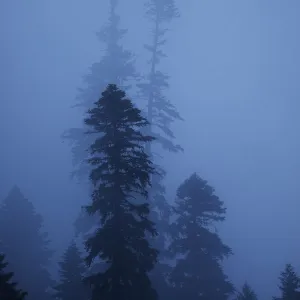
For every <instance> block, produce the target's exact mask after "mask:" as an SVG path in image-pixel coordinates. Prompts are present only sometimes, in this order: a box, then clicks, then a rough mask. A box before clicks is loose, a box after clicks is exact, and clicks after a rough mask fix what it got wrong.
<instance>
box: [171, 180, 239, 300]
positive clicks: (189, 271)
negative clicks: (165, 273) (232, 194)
mask: <svg viewBox="0 0 300 300" xmlns="http://www.w3.org/2000/svg"><path fill="white" fill-rule="evenodd" d="M174 210H175V212H176V215H177V219H176V221H175V222H174V223H173V228H172V230H173V231H172V233H173V241H172V243H171V245H170V251H171V252H172V254H173V255H174V257H178V256H181V257H180V258H179V259H178V260H177V263H176V266H175V267H174V268H173V270H172V272H171V274H170V278H169V280H170V283H171V284H172V285H173V287H175V296H174V298H176V299H184V298H186V299H189V300H196V299H199V296H200V295H201V299H205V300H206V299H214V300H225V299H228V298H229V296H230V295H231V294H232V293H233V291H234V288H233V286H232V284H231V283H230V282H229V281H228V279H227V276H226V275H225V274H224V272H223V269H222V265H221V262H222V260H223V259H224V258H226V257H227V256H228V255H230V254H231V249H230V248H229V247H228V246H226V245H224V244H223V243H222V241H221V239H220V237H219V236H218V234H217V232H215V231H214V230H213V228H214V225H215V223H216V222H219V221H223V220H224V218H225V217H224V215H225V212H226V209H225V208H224V204H223V202H222V201H221V200H220V199H219V198H218V197H217V196H216V195H215V194H214V189H213V188H212V187H210V186H209V185H208V184H207V182H206V181H205V180H203V179H201V178H200V177H199V176H198V175H197V174H193V175H192V176H191V177H189V178H188V179H187V180H186V181H184V183H183V184H182V185H181V186H180V187H179V188H178V190H177V199H176V202H175V208H174Z"/></svg>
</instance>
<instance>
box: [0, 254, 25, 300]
mask: <svg viewBox="0 0 300 300" xmlns="http://www.w3.org/2000/svg"><path fill="white" fill-rule="evenodd" d="M7 265H8V264H7V262H5V257H4V255H3V254H0V299H1V300H23V299H25V297H26V295H27V293H25V292H24V291H22V290H20V289H18V288H17V284H16V283H15V282H12V278H13V276H14V273H12V272H6V271H5V269H6V267H7Z"/></svg>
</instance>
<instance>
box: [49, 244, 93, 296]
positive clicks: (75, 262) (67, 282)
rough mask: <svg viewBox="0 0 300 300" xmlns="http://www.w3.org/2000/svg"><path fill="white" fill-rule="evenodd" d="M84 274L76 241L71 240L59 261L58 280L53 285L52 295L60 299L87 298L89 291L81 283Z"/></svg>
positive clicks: (83, 266) (82, 261)
mask: <svg viewBox="0 0 300 300" xmlns="http://www.w3.org/2000/svg"><path fill="white" fill-rule="evenodd" d="M85 274H86V267H85V264H84V260H83V259H82V257H81V254H80V252H79V250H78V248H77V246H76V243H75V242H74V241H72V242H71V244H70V246H69V247H68V248H67V250H66V251H65V253H64V254H63V258H62V261H61V262H60V263H59V275H60V281H59V283H58V284H57V285H56V286H55V287H54V290H55V293H54V297H55V298H56V299H60V300H76V299H78V300H88V299H89V297H90V293H89V292H90V291H89V287H88V286H87V285H86V284H84V283H83V279H84V276H85Z"/></svg>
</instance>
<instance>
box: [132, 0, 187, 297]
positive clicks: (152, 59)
mask: <svg viewBox="0 0 300 300" xmlns="http://www.w3.org/2000/svg"><path fill="white" fill-rule="evenodd" d="M145 9H146V17H147V19H148V20H149V21H150V23H151V27H152V30H151V38H150V41H149V43H148V44H147V45H145V49H146V50H147V51H148V52H149V61H148V62H149V70H148V72H147V74H145V76H144V78H143V80H142V81H141V82H139V83H138V84H137V86H138V88H139V92H140V95H141V97H142V98H143V99H144V100H146V110H145V112H144V113H145V117H146V118H147V120H148V121H149V125H148V126H147V128H146V134H148V135H151V136H154V137H155V138H156V143H155V144H156V145H154V144H153V145H152V144H149V145H147V153H148V155H150V156H151V159H152V161H153V162H154V163H155V166H156V169H157V170H159V173H158V174H155V175H152V176H151V185H152V187H151V189H150V190H149V197H150V199H151V216H150V217H151V220H152V221H154V222H155V223H156V225H157V229H158V233H159V234H158V236H157V237H156V238H155V240H152V241H151V242H152V243H153V245H154V246H155V247H157V248H159V250H160V256H159V263H158V264H157V265H156V267H155V269H154V270H153V272H152V273H151V278H152V283H153V284H154V286H155V287H156V289H157V290H158V292H159V294H160V296H161V297H167V295H166V292H167V291H166V288H167V287H166V285H165V284H166V282H165V274H166V273H167V272H169V267H168V265H167V264H165V263H163V262H164V259H165V258H166V255H167V253H166V242H167V234H168V228H169V218H170V214H171V210H170V206H169V204H168V202H167V200H166V198H165V186H164V184H163V179H164V177H165V171H164V170H163V169H162V168H161V167H159V165H160V164H161V161H160V160H159V157H158V156H157V155H155V153H157V152H159V155H160V156H163V154H162V152H161V149H164V150H167V151H171V152H178V151H182V148H181V147H180V146H179V145H176V144H175V143H174V139H175V136H174V134H173V132H172V128H171V125H172V123H173V122H174V121H175V120H182V119H181V117H180V115H179V113H178V112H177V110H176V108H175V107H174V105H173V104H172V101H170V99H169V98H168V97H167V96H166V93H165V90H166V89H168V88H169V83H168V80H169V76H168V75H167V74H166V73H164V72H163V71H162V70H161V69H160V62H161V60H162V59H163V58H165V57H166V56H167V55H166V53H164V51H163V48H164V46H165V44H166V33H167V31H168V26H169V23H170V22H171V21H172V20H173V19H174V18H176V17H178V16H179V13H178V10H177V8H176V5H175V1H174V0H160V1H157V0H146V2H145ZM157 146H158V147H157Z"/></svg>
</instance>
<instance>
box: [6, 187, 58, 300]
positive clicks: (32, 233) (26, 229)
mask: <svg viewBox="0 0 300 300" xmlns="http://www.w3.org/2000/svg"><path fill="white" fill-rule="evenodd" d="M1 204H2V205H1V206H0V240H1V246H0V251H3V252H4V253H5V254H6V257H7V261H8V263H9V266H8V268H9V271H12V272H14V273H15V278H16V280H17V281H18V282H19V284H20V287H21V288H22V289H24V290H26V291H27V292H28V298H26V299H28V300H36V299H43V300H47V299H51V297H50V295H48V293H47V292H46V291H47V289H48V288H49V287H51V286H52V285H53V282H52V280H51V277H50V274H49V272H48V270H47V267H48V265H49V262H50V259H51V256H52V252H51V251H50V250H49V248H48V245H49V241H48V238H47V234H46V233H45V232H44V231H43V218H42V216H41V215H39V214H38V213H37V212H36V211H35V209H34V207H33V205H32V203H31V202H30V201H28V200H27V199H26V198H25V197H24V195H23V194H22V193H21V191H20V189H19V188H18V187H16V186H15V187H13V188H12V190H11V191H10V192H9V194H8V196H7V198H6V199H4V201H3V202H2V203H1Z"/></svg>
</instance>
